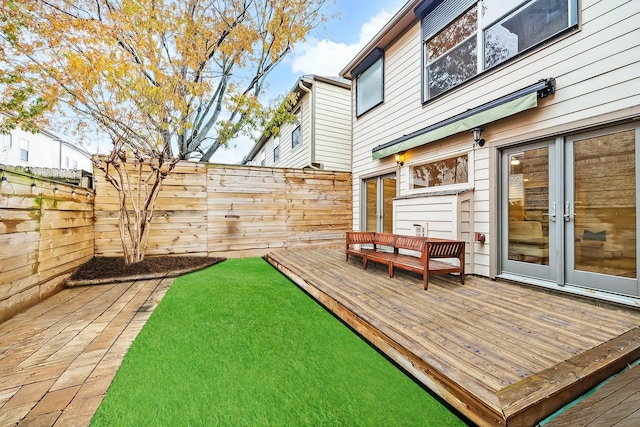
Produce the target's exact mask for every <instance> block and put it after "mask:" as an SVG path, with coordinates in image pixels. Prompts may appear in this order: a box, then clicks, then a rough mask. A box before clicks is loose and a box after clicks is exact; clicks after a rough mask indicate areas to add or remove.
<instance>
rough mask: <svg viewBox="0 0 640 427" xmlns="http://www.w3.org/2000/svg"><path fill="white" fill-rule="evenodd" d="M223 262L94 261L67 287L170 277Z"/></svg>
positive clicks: (184, 258) (178, 258) (193, 259)
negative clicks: (133, 262) (130, 262)
mask: <svg viewBox="0 0 640 427" xmlns="http://www.w3.org/2000/svg"><path fill="white" fill-rule="evenodd" d="M221 261H224V258H208V257H192V256H154V257H145V259H144V260H143V261H142V262H138V263H135V264H125V262H124V258H121V257H95V258H93V259H92V260H91V261H89V262H87V263H86V264H84V265H82V266H81V267H80V268H79V269H78V270H76V272H75V273H73V275H72V276H71V278H70V279H69V280H68V283H67V284H68V285H82V284H92V283H109V282H122V281H128V280H136V279H149V278H155V277H174V276H178V275H180V274H184V273H188V272H191V271H196V270H200V269H202V268H205V267H209V266H211V265H214V264H217V263H219V262H221Z"/></svg>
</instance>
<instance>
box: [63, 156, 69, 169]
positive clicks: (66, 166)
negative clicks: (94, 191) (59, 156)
mask: <svg viewBox="0 0 640 427" xmlns="http://www.w3.org/2000/svg"><path fill="white" fill-rule="evenodd" d="M64 167H65V168H68V167H69V156H64Z"/></svg>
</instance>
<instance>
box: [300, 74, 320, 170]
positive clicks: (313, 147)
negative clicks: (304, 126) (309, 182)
mask: <svg viewBox="0 0 640 427" xmlns="http://www.w3.org/2000/svg"><path fill="white" fill-rule="evenodd" d="M298 87H299V88H300V89H301V90H303V91H304V92H306V93H307V94H308V95H309V103H311V120H310V123H311V147H310V156H309V157H310V161H309V166H311V167H312V168H314V169H317V168H316V166H315V162H316V103H315V98H314V97H313V90H311V89H309V88H307V87H306V86H305V85H304V83H303V80H302V79H300V80H299V81H298ZM311 87H313V83H312V86H311Z"/></svg>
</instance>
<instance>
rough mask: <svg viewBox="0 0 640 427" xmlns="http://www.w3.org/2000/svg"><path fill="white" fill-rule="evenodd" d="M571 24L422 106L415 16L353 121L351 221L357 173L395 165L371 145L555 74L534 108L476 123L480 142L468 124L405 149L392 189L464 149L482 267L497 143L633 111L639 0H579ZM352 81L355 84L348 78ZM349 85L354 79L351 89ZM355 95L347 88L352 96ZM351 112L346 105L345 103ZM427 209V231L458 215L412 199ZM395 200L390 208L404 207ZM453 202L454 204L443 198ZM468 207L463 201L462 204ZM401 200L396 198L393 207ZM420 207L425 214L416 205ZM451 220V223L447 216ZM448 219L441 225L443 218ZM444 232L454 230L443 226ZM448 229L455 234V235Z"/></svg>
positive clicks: (469, 223)
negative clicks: (377, 93)
mask: <svg viewBox="0 0 640 427" xmlns="http://www.w3.org/2000/svg"><path fill="white" fill-rule="evenodd" d="M579 5H580V7H581V10H580V12H579V16H580V19H579V21H580V28H579V30H577V31H574V32H570V33H568V34H566V35H564V36H561V37H559V38H557V39H555V40H552V41H550V42H548V43H546V44H545V45H544V46H542V47H540V48H538V49H536V50H535V51H533V52H529V53H526V54H524V55H522V56H521V57H520V58H516V59H513V60H511V61H509V62H507V63H505V64H503V65H501V66H498V67H496V68H495V69H493V70H489V71H487V72H485V73H483V74H481V75H479V76H477V77H476V78H474V79H473V81H471V82H468V83H466V84H463V85H461V86H460V87H458V88H455V89H453V90H451V91H449V92H448V93H446V94H444V95H443V96H441V97H439V98H437V99H434V100H432V101H430V102H428V103H426V104H425V105H422V103H421V78H422V76H421V61H422V59H421V49H422V41H421V28H420V23H419V22H418V20H417V19H416V20H415V21H414V23H413V24H412V25H411V26H410V27H409V28H407V29H406V30H405V31H404V32H403V33H402V34H401V35H400V36H399V37H398V38H397V39H396V40H395V42H394V43H392V44H391V45H390V46H387V47H386V49H385V63H384V67H385V70H384V71H385V73H384V76H385V77H384V79H385V96H384V103H383V104H381V105H379V106H378V107H376V108H374V109H373V110H371V111H369V112H368V113H366V114H364V115H362V116H360V117H358V118H357V119H356V118H355V117H354V118H353V120H354V122H353V191H354V193H353V206H354V216H353V218H354V224H353V227H354V229H361V224H360V217H361V207H360V197H361V189H360V183H361V181H362V179H363V178H366V177H371V176H375V175H381V174H384V173H388V172H390V171H394V170H396V165H395V162H394V160H393V158H391V157H388V158H383V159H380V160H373V159H372V153H371V150H372V148H374V147H376V146H378V145H380V144H384V143H388V142H390V141H393V140H395V139H396V138H399V137H402V136H404V135H407V134H409V133H411V132H414V131H418V130H420V129H423V128H425V127H426V126H429V125H431V124H434V123H437V122H439V121H441V120H444V119H447V118H450V117H452V116H454V115H456V114H459V113H462V112H464V111H466V110H468V109H470V108H474V107H477V106H479V105H482V104H484V103H486V102H488V101H491V100H493V99H497V98H499V97H501V96H504V95H508V94H510V93H512V92H514V91H516V90H518V89H521V88H522V87H525V86H527V85H530V84H533V83H535V82H537V81H538V80H540V79H544V78H548V77H554V78H555V79H556V92H555V94H554V95H552V96H550V97H548V98H546V99H541V100H539V104H538V107H537V108H534V109H532V110H528V111H525V112H523V113H519V114H517V115H515V116H511V117H508V118H505V119H502V120H500V121H497V122H494V123H490V124H488V125H486V126H485V127H484V131H483V138H485V140H486V141H487V144H486V145H485V147H483V148H479V147H476V146H474V143H473V140H472V139H471V135H470V134H467V132H465V133H462V134H457V135H452V136H450V137H448V138H445V139H443V140H440V141H436V142H432V143H429V144H426V145H424V146H421V147H417V148H414V149H411V150H410V151H409V152H408V153H407V154H406V159H405V165H404V166H403V167H402V168H401V171H400V174H399V178H400V184H399V196H402V195H406V194H408V193H410V192H411V191H410V189H409V168H410V167H411V166H412V165H416V164H420V163H424V162H426V161H431V160H433V159H441V158H446V157H449V156H452V155H456V154H460V153H473V156H472V157H473V161H472V162H471V158H470V166H469V168H470V171H469V172H470V174H471V175H472V182H471V186H472V190H473V191H472V192H471V194H472V195H471V196H470V197H469V200H468V205H469V207H468V209H470V210H469V217H468V218H465V222H466V225H465V227H468V230H465V233H467V235H468V236H469V237H466V238H465V240H467V238H468V239H469V240H467V242H469V245H470V247H469V248H468V251H469V252H470V253H471V254H472V260H471V268H470V271H469V272H470V273H475V274H480V275H483V276H490V275H491V268H492V267H491V266H492V264H493V265H495V260H492V259H491V257H492V256H494V257H495V255H492V253H491V251H490V248H491V247H493V248H494V249H495V247H496V246H497V241H496V240H495V239H494V238H493V237H495V236H492V234H493V233H494V232H495V230H494V227H496V226H497V225H496V224H497V220H496V218H495V215H496V214H495V212H494V207H495V206H496V201H495V195H496V194H497V183H496V182H495V176H492V171H493V169H494V168H495V164H496V162H497V160H496V159H497V155H498V151H497V149H499V148H502V147H506V146H509V145H512V144H515V143H521V142H528V141H534V140H540V139H544V138H555V137H556V136H558V135H562V134H568V133H572V132H578V131H581V130H585V129H588V128H591V127H594V126H599V125H606V124H612V123H614V122H616V121H618V120H623V119H630V118H632V117H634V116H638V115H639V114H640V73H638V70H639V69H640V49H639V47H640V46H639V45H640V28H639V25H638V22H640V2H638V1H626V2H608V1H595V0H591V1H589V0H584V1H581V2H579ZM354 85H355V83H354ZM352 89H353V90H352V93H355V86H354V87H353V88H352ZM354 102H355V99H354V96H353V95H352V105H353V103H354ZM353 111H355V105H353ZM413 203H415V204H419V203H422V204H423V207H425V206H429V208H428V209H427V210H428V212H430V214H429V215H432V216H431V217H429V232H430V233H431V231H432V230H434V227H436V226H435V225H433V226H432V223H433V224H437V227H436V228H435V230H460V229H461V228H462V227H463V225H462V224H461V223H460V220H461V218H460V217H458V216H456V215H452V214H451V213H452V212H454V211H452V210H451V209H453V207H452V208H451V209H450V210H444V211H442V212H441V213H440V214H437V212H438V211H437V210H433V211H432V210H431V208H430V205H431V204H432V203H433V197H427V196H425V197H423V198H417V199H414V201H412V204H413ZM405 205H406V203H404V202H403V203H400V204H399V205H398V208H400V207H401V206H405ZM452 206H453V205H452ZM471 208H472V210H471ZM402 209H404V207H403V208H402ZM402 209H401V210H400V211H398V215H399V217H398V218H396V225H395V226H396V229H397V230H398V231H406V230H407V225H406V224H409V223H410V222H411V221H412V220H413V219H412V218H410V217H408V218H407V219H406V220H404V219H403V216H402V215H404V212H403V211H402ZM425 215H426V214H425ZM454 221H457V222H458V223H457V224H453V222H454ZM447 223H448V224H447ZM473 232H480V233H483V234H485V235H486V237H487V243H485V244H480V243H478V242H473V238H472V237H473ZM452 234H454V233H453V232H452ZM451 237H457V238H461V236H460V234H459V233H458V235H457V236H454V235H452V236H451Z"/></svg>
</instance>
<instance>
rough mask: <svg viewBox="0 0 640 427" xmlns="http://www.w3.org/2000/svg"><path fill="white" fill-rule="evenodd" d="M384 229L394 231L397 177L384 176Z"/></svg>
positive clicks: (387, 231)
mask: <svg viewBox="0 0 640 427" xmlns="http://www.w3.org/2000/svg"><path fill="white" fill-rule="evenodd" d="M382 188H383V191H382V231H383V232H385V233H393V199H395V198H396V177H395V175H394V176H387V177H383V178H382Z"/></svg>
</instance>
